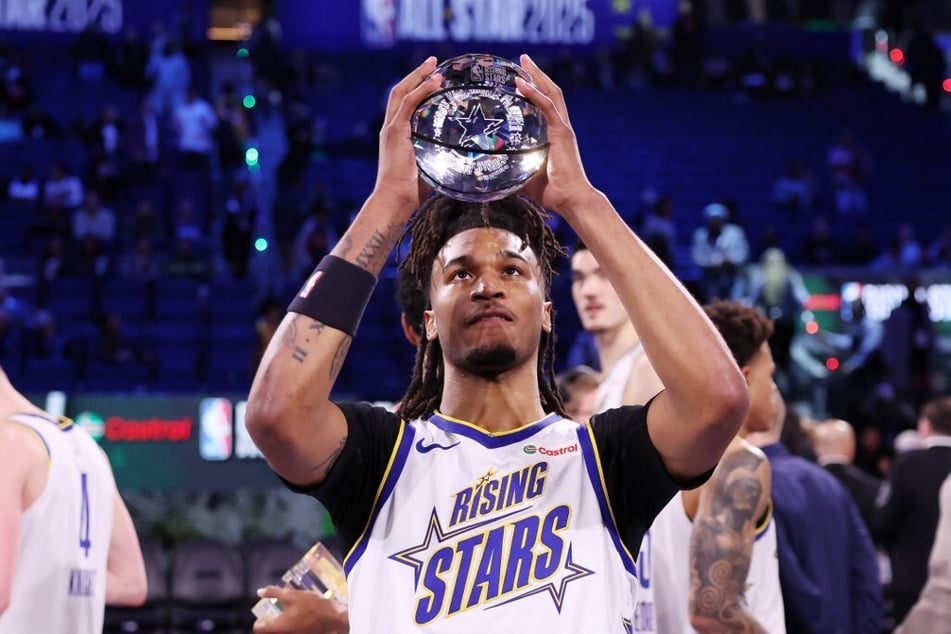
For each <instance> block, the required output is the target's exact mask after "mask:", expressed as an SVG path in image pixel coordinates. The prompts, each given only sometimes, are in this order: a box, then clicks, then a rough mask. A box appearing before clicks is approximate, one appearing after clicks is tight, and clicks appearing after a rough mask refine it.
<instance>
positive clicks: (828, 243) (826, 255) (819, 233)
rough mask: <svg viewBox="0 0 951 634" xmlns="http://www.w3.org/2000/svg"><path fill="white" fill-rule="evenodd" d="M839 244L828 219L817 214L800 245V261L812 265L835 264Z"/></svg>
mask: <svg viewBox="0 0 951 634" xmlns="http://www.w3.org/2000/svg"><path fill="white" fill-rule="evenodd" d="M838 253H839V245H838V244H837V243H836V241H835V238H834V237H833V236H832V227H830V226H829V221H828V220H826V219H825V218H824V217H822V216H817V217H816V218H815V219H813V221H812V228H811V230H810V231H809V234H808V235H807V236H806V239H805V241H804V242H803V245H802V261H803V262H805V263H806V264H810V265H812V266H826V265H829V264H835V262H836V261H837V259H838Z"/></svg>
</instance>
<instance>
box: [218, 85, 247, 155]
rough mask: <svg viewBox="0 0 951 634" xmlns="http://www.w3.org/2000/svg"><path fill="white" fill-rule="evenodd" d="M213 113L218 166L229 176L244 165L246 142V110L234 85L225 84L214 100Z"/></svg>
mask: <svg viewBox="0 0 951 634" xmlns="http://www.w3.org/2000/svg"><path fill="white" fill-rule="evenodd" d="M215 112H216V114H217V116H218V128H217V130H216V137H215V138H216V139H217V142H218V164H219V166H220V167H221V169H222V171H224V172H226V173H228V174H230V173H231V172H233V171H235V170H236V169H238V168H239V167H241V166H243V165H244V150H245V145H246V143H247V140H248V134H249V130H248V119H247V116H246V112H247V110H246V109H245V107H244V106H243V105H242V103H241V98H240V97H239V95H238V93H237V91H236V90H235V87H234V84H232V83H230V82H226V83H225V84H223V85H222V87H221V93H220V94H219V95H218V98H217V99H216V100H215Z"/></svg>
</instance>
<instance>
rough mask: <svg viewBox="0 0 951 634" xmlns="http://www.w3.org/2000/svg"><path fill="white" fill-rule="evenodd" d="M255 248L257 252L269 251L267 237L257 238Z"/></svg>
mask: <svg viewBox="0 0 951 634" xmlns="http://www.w3.org/2000/svg"><path fill="white" fill-rule="evenodd" d="M254 250H255V251H257V252H259V253H261V252H264V251H267V239H266V238H258V239H257V240H255V241H254Z"/></svg>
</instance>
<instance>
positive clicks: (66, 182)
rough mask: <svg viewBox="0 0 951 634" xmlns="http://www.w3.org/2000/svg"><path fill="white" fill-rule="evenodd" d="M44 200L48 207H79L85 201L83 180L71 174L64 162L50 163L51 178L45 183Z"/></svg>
mask: <svg viewBox="0 0 951 634" xmlns="http://www.w3.org/2000/svg"><path fill="white" fill-rule="evenodd" d="M43 202H44V203H45V204H46V206H47V207H51V206H54V205H58V206H61V207H63V208H65V209H72V208H74V207H78V206H79V205H80V204H81V203H82V202H83V184H82V181H80V180H79V178H78V177H77V176H74V175H73V174H70V173H69V171H68V170H67V168H66V166H65V165H64V164H63V163H59V162H54V163H53V164H52V165H50V173H49V178H47V180H46V182H45V183H44V184H43Z"/></svg>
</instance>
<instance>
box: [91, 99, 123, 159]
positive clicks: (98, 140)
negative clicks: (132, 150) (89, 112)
mask: <svg viewBox="0 0 951 634" xmlns="http://www.w3.org/2000/svg"><path fill="white" fill-rule="evenodd" d="M122 129H123V124H122V119H121V117H120V115H119V108H117V107H116V106H115V105H113V104H105V105H104V106H102V108H101V109H100V111H99V119H98V120H97V121H95V122H94V123H92V124H91V125H89V126H88V127H87V128H86V130H85V134H84V136H85V141H86V146H87V147H88V148H89V151H90V154H91V156H92V157H94V158H103V157H106V158H109V159H111V160H116V159H117V156H118V153H119V150H120V148H121V147H122Z"/></svg>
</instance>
